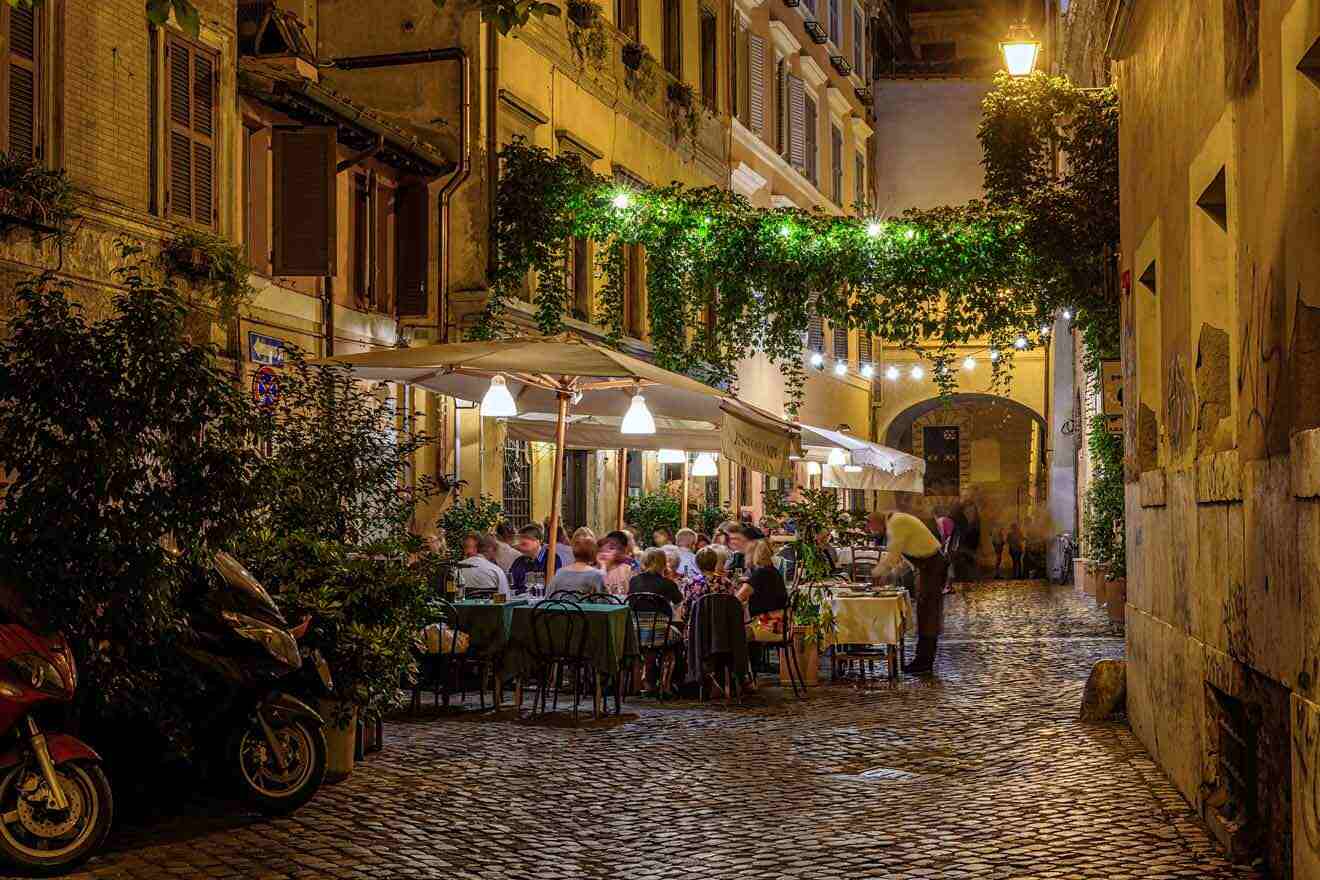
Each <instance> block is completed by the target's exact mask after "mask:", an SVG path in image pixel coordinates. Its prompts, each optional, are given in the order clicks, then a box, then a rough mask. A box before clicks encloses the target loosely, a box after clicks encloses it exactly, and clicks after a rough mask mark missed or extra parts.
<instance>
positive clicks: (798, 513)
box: [766, 489, 851, 685]
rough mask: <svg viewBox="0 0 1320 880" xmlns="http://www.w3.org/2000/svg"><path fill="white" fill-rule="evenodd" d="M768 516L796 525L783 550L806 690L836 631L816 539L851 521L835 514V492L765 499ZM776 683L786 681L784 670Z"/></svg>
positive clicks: (825, 566) (813, 681) (840, 512)
mask: <svg viewBox="0 0 1320 880" xmlns="http://www.w3.org/2000/svg"><path fill="white" fill-rule="evenodd" d="M766 512H767V513H769V514H770V515H771V516H772V517H774V518H775V519H777V520H780V521H781V522H782V521H789V520H791V521H792V522H793V524H794V529H795V532H794V535H793V541H792V543H790V544H789V545H788V548H787V552H789V553H791V554H792V557H793V559H794V565H793V584H792V587H793V595H794V601H793V607H792V608H791V609H790V613H791V617H792V621H793V638H794V640H795V641H794V647H795V649H796V650H797V655H798V665H799V666H801V668H802V677H803V680H804V681H805V682H806V683H807V684H809V685H811V684H816V683H817V679H818V675H819V668H820V651H821V649H822V646H823V645H824V644H827V643H828V642H829V638H830V636H831V635H832V634H833V633H834V632H835V629H836V626H835V622H834V615H833V613H832V612H831V609H830V602H829V600H830V596H831V595H832V593H831V590H830V587H829V583H828V579H829V577H830V575H831V568H830V563H829V559H828V558H826V556H825V554H824V553H822V552H821V550H820V547H819V546H817V538H818V537H819V536H820V535H821V534H823V533H826V532H831V531H835V530H844V529H846V528H847V527H848V526H849V524H850V522H851V519H850V517H849V516H848V514H847V513H846V512H844V511H843V510H841V509H840V508H839V497H838V494H837V493H836V492H835V491H834V490H833V489H806V490H804V491H802V493H801V494H800V498H798V499H797V500H790V499H789V498H786V497H784V496H783V495H782V494H779V493H767V495H766ZM780 679H781V680H785V681H786V680H787V678H786V672H785V671H783V670H781V672H780Z"/></svg>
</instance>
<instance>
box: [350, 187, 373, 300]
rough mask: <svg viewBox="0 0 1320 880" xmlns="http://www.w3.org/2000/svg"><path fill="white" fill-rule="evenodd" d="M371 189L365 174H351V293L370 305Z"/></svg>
mask: <svg viewBox="0 0 1320 880" xmlns="http://www.w3.org/2000/svg"><path fill="white" fill-rule="evenodd" d="M370 217H371V189H370V181H369V180H368V179H367V175H365V174H354V175H353V294H354V295H355V296H356V297H357V298H358V301H359V302H360V303H362V304H365V305H371V304H372V302H371V243H370V242H371V220H370Z"/></svg>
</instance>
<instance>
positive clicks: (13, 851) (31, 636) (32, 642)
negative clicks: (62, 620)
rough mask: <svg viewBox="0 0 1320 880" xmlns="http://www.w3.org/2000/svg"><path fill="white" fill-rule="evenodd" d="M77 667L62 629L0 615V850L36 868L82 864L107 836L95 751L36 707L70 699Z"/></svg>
mask: <svg viewBox="0 0 1320 880" xmlns="http://www.w3.org/2000/svg"><path fill="white" fill-rule="evenodd" d="M77 683H78V674H77V672H76V671H75V670H74V666H73V652H72V651H70V650H69V645H68V643H67V642H66V641H65V640H64V637H63V636H60V635H54V636H45V635H38V634H37V633H36V632H35V631H33V630H32V629H29V628H28V627H26V626H23V625H22V624H19V623H11V622H2V623H0V749H4V751H3V752H0V856H3V857H4V858H7V859H9V860H10V861H11V862H13V863H14V864H16V865H19V866H21V867H23V868H26V869H28V870H29V871H34V872H38V873H43V874H45V873H60V872H64V871H67V870H69V869H71V868H72V867H73V866H75V865H77V864H80V863H81V862H82V861H83V860H85V859H86V858H87V857H88V856H90V855H91V854H92V853H93V852H94V851H95V850H96V849H97V847H99V846H100V845H101V843H102V841H104V840H105V836H106V834H107V833H108V832H109V831H110V820H111V817H112V814H113V812H114V803H113V800H112V798H111V794H110V783H109V781H107V779H106V777H105V772H104V771H103V770H102V769H101V758H100V757H99V756H98V755H97V754H96V752H94V751H92V749H91V748H89V747H88V746H87V745H86V744H84V743H83V742H81V741H80V740H78V739H76V738H75V737H72V736H69V735H68V734H64V733H50V734H47V733H43V732H42V730H41V728H40V727H39V726H38V724H37V720H36V718H35V717H34V714H33V712H34V710H36V709H37V707H39V706H41V705H42V704H43V703H52V702H56V703H67V702H69V701H70V700H72V699H73V693H74V690H75V688H76V687H77Z"/></svg>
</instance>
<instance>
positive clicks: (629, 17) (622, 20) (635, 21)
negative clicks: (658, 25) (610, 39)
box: [619, 0, 641, 40]
mask: <svg viewBox="0 0 1320 880" xmlns="http://www.w3.org/2000/svg"><path fill="white" fill-rule="evenodd" d="M619 30H621V31H623V32H624V33H625V34H627V35H628V36H629V37H632V39H634V40H637V39H640V36H639V35H640V32H641V18H640V16H639V15H638V13H637V0H619Z"/></svg>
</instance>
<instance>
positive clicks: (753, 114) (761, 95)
mask: <svg viewBox="0 0 1320 880" xmlns="http://www.w3.org/2000/svg"><path fill="white" fill-rule="evenodd" d="M747 58H748V61H747V66H748V75H749V77H750V79H751V87H750V88H749V89H748V92H749V97H748V112H749V117H748V119H749V121H750V122H751V129H752V131H754V132H755V133H756V134H758V135H760V136H761V137H763V138H764V137H765V38H764V37H759V36H757V35H756V34H750V35H749V36H748V38H747Z"/></svg>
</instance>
